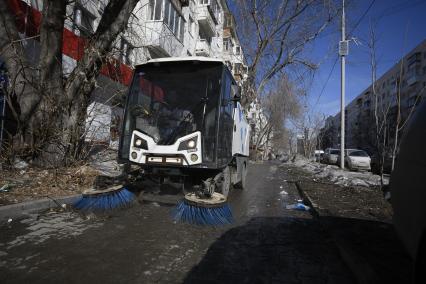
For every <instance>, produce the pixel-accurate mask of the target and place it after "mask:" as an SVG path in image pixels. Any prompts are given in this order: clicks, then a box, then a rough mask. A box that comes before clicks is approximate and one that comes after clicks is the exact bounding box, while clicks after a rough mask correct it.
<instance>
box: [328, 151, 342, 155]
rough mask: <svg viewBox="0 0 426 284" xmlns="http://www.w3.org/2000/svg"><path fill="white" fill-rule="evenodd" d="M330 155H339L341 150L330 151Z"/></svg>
mask: <svg viewBox="0 0 426 284" xmlns="http://www.w3.org/2000/svg"><path fill="white" fill-rule="evenodd" d="M330 154H332V155H339V154H340V151H339V150H330Z"/></svg>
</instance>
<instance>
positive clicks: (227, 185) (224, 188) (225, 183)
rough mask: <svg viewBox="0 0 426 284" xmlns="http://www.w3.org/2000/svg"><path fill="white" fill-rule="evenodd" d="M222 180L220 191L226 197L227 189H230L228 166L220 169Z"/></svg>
mask: <svg viewBox="0 0 426 284" xmlns="http://www.w3.org/2000/svg"><path fill="white" fill-rule="evenodd" d="M222 176H223V178H222V182H221V184H220V190H219V191H220V193H222V194H223V195H225V197H228V195H229V191H230V190H231V170H230V168H229V166H227V167H226V168H224V169H223V170H222Z"/></svg>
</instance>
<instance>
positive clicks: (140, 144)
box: [133, 135, 148, 150]
mask: <svg viewBox="0 0 426 284" xmlns="http://www.w3.org/2000/svg"><path fill="white" fill-rule="evenodd" d="M133 146H134V147H136V148H140V149H144V150H148V143H147V142H146V140H145V139H142V138H140V137H139V136H136V135H135V137H134V138H133Z"/></svg>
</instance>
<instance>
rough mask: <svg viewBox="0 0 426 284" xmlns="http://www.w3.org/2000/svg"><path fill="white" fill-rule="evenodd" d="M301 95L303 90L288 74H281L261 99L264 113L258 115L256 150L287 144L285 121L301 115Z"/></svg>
mask: <svg viewBox="0 0 426 284" xmlns="http://www.w3.org/2000/svg"><path fill="white" fill-rule="evenodd" d="M300 95H301V92H300V91H299V90H298V89H297V88H296V86H295V85H294V84H292V83H291V82H290V80H289V78H288V77H287V76H281V77H280V78H279V79H278V80H277V81H276V82H275V84H274V85H273V87H272V89H271V90H270V91H269V93H268V94H267V95H265V96H264V97H263V100H261V101H260V105H261V107H262V114H261V115H259V117H257V123H258V127H259V129H258V131H257V134H256V136H255V137H254V138H255V142H254V147H255V151H257V149H258V148H261V149H266V148H268V147H269V148H271V146H274V148H278V147H279V146H278V145H279V144H284V145H286V146H287V142H288V141H287V140H284V139H285V137H286V135H285V134H286V131H287V129H286V127H285V123H286V121H287V120H288V119H294V118H295V117H297V116H298V115H299V110H300V105H299V101H300ZM281 146H282V145H281ZM266 152H267V151H265V152H264V153H266ZM264 158H265V157H264Z"/></svg>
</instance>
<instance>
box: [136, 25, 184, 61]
mask: <svg viewBox="0 0 426 284" xmlns="http://www.w3.org/2000/svg"><path fill="white" fill-rule="evenodd" d="M144 30H145V31H144V34H145V37H144V46H145V47H147V48H148V50H149V51H150V53H152V54H153V55H155V56H153V57H168V56H177V55H179V54H181V52H182V49H183V44H182V42H180V41H179V39H178V38H177V37H176V36H175V35H174V34H173V32H172V31H171V30H170V29H169V27H168V26H167V25H166V24H164V23H163V21H161V20H160V21H147V22H146V23H145V25H144Z"/></svg>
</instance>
